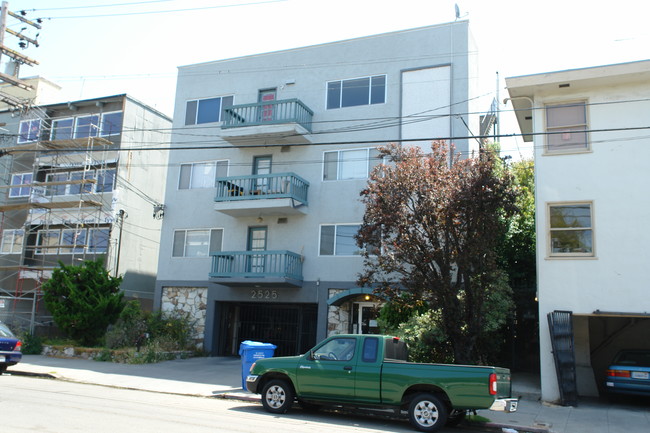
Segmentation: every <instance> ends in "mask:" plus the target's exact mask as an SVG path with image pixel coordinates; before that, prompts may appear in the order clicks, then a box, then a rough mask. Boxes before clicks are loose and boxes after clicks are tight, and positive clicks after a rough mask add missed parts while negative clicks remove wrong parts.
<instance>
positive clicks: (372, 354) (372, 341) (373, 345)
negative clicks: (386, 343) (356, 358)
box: [361, 338, 379, 362]
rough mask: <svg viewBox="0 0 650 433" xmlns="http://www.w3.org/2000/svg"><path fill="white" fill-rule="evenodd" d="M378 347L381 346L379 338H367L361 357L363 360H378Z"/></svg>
mask: <svg viewBox="0 0 650 433" xmlns="http://www.w3.org/2000/svg"><path fill="white" fill-rule="evenodd" d="M377 347H379V339H378V338H366V340H365V341H364V342H363V355H362V357H361V360H362V361H363V362H376V361H377Z"/></svg>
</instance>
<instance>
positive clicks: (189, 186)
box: [178, 159, 230, 190]
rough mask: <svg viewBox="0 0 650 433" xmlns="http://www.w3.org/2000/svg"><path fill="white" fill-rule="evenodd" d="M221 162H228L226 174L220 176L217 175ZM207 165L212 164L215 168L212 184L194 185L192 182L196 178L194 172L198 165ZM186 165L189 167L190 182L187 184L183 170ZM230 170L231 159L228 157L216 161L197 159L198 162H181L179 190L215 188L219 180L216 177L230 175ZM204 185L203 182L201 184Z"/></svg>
mask: <svg viewBox="0 0 650 433" xmlns="http://www.w3.org/2000/svg"><path fill="white" fill-rule="evenodd" d="M219 163H225V164H226V176H218V175H217V170H218V168H219ZM206 165H212V166H213V169H214V177H213V178H212V185H210V186H194V185H195V184H194V183H193V182H192V181H193V179H194V174H195V170H196V167H197V166H206ZM184 167H186V169H187V167H189V178H188V183H187V185H185V182H184V178H183V170H184ZM229 170H230V160H228V159H217V160H214V161H196V162H187V163H182V164H180V170H179V173H178V189H179V190H186V189H206V188H215V187H216V186H217V181H216V179H217V178H218V177H227V176H228V171H229ZM201 185H203V183H202V184H201Z"/></svg>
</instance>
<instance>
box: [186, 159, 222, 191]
mask: <svg viewBox="0 0 650 433" xmlns="http://www.w3.org/2000/svg"><path fill="white" fill-rule="evenodd" d="M226 176H228V161H208V162H194V163H191V164H181V175H180V180H179V182H178V189H195V188H214V187H215V185H216V180H215V179H216V178H218V177H226Z"/></svg>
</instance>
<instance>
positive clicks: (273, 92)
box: [258, 89, 278, 122]
mask: <svg viewBox="0 0 650 433" xmlns="http://www.w3.org/2000/svg"><path fill="white" fill-rule="evenodd" d="M277 93H278V91H277V89H263V90H260V91H259V96H258V102H260V103H261V104H262V108H261V109H260V119H259V120H260V122H271V121H273V118H274V116H273V114H274V111H275V110H274V107H275V106H274V105H273V104H268V105H266V104H264V102H269V101H275V99H276V97H277Z"/></svg>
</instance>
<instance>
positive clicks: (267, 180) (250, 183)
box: [214, 173, 309, 205]
mask: <svg viewBox="0 0 650 433" xmlns="http://www.w3.org/2000/svg"><path fill="white" fill-rule="evenodd" d="M216 182H217V184H216V185H217V194H216V196H215V198H214V201H217V202H222V201H235V200H260V199H269V198H292V199H294V200H296V201H298V202H300V203H302V204H304V205H306V204H307V191H308V189H309V182H307V181H306V180H305V179H303V178H301V177H300V176H298V175H296V174H293V173H274V174H254V175H249V176H231V177H219V178H217V179H216Z"/></svg>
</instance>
